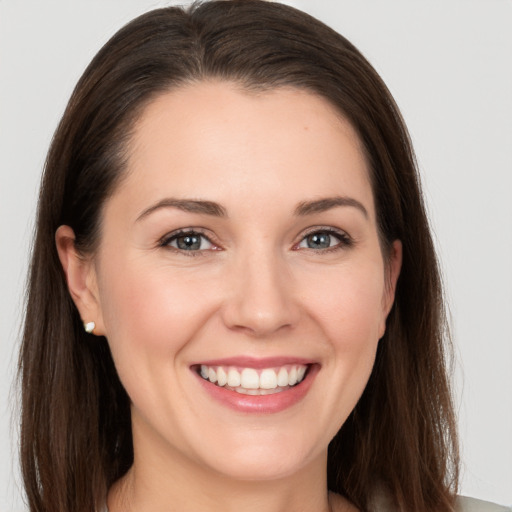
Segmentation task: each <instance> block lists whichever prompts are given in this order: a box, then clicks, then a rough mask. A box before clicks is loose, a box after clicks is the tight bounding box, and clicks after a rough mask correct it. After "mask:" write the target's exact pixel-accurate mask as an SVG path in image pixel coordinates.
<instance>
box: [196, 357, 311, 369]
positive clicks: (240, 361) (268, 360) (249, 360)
mask: <svg viewBox="0 0 512 512" xmlns="http://www.w3.org/2000/svg"><path fill="white" fill-rule="evenodd" d="M314 362H315V361H313V360H311V359H305V358H303V357H294V356H275V357H263V358H256V357H250V356H233V357H227V358H222V359H210V360H207V361H198V362H197V363H195V364H193V365H192V366H196V365H205V366H238V367H242V368H254V369H256V370H260V369H263V368H273V367H276V366H285V365H287V364H301V365H309V364H313V363H314Z"/></svg>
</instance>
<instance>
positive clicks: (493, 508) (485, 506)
mask: <svg viewBox="0 0 512 512" xmlns="http://www.w3.org/2000/svg"><path fill="white" fill-rule="evenodd" d="M455 510H456V512H512V508H510V507H503V506H500V505H496V504H494V503H489V502H488V501H482V500H477V499H475V498H467V497H466V496H458V497H457V502H456V507H455Z"/></svg>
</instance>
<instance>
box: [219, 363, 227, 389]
mask: <svg viewBox="0 0 512 512" xmlns="http://www.w3.org/2000/svg"><path fill="white" fill-rule="evenodd" d="M227 382H228V375H227V373H226V372H225V371H224V368H222V366H220V367H219V368H218V369H217V384H218V385H219V386H225V385H226V383H227Z"/></svg>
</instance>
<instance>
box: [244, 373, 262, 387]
mask: <svg viewBox="0 0 512 512" xmlns="http://www.w3.org/2000/svg"><path fill="white" fill-rule="evenodd" d="M240 385H241V386H242V387H243V388H245V389H258V388H259V387H260V376H259V375H258V372H257V371H256V370H254V369H253V368H244V369H243V370H242V376H241V378H240Z"/></svg>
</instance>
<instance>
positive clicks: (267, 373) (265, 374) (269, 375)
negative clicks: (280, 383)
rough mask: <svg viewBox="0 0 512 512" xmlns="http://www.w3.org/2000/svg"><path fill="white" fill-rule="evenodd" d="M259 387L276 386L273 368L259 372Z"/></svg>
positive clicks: (271, 387) (270, 387) (269, 387)
mask: <svg viewBox="0 0 512 512" xmlns="http://www.w3.org/2000/svg"><path fill="white" fill-rule="evenodd" d="M260 388H261V389H275V388H277V375H276V372H275V371H274V370H270V369H266V370H263V371H262V372H261V375H260Z"/></svg>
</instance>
